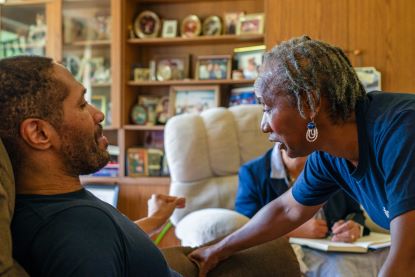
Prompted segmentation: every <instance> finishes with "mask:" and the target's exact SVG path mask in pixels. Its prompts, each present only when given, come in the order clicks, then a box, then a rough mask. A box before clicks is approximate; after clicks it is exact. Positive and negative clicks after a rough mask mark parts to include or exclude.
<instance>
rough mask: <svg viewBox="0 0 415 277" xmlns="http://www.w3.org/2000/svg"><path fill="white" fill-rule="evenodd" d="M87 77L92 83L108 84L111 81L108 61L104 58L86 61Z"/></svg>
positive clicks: (93, 58)
mask: <svg viewBox="0 0 415 277" xmlns="http://www.w3.org/2000/svg"><path fill="white" fill-rule="evenodd" d="M88 63H89V66H90V67H89V70H90V72H89V76H90V80H91V82H92V83H95V84H99V83H108V82H110V81H111V71H110V66H109V60H108V59H107V58H106V57H92V58H90V59H88Z"/></svg>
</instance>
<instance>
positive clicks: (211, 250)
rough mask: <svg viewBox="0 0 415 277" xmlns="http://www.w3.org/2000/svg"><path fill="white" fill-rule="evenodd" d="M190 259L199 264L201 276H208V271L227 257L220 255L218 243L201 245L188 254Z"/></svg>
mask: <svg viewBox="0 0 415 277" xmlns="http://www.w3.org/2000/svg"><path fill="white" fill-rule="evenodd" d="M188 257H189V259H190V260H191V261H193V262H194V263H196V264H197V266H198V268H199V277H205V276H207V274H208V272H209V271H210V270H212V269H213V268H214V267H216V265H217V264H218V263H219V262H220V261H222V260H224V259H226V258H227V257H219V255H218V254H217V252H216V244H214V245H211V246H206V247H201V248H198V249H196V250H195V251H193V252H192V253H190V254H189V255H188Z"/></svg>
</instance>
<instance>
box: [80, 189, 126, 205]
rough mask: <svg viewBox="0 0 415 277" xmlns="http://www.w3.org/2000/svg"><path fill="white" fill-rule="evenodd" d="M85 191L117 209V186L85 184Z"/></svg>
mask: <svg viewBox="0 0 415 277" xmlns="http://www.w3.org/2000/svg"><path fill="white" fill-rule="evenodd" d="M84 187H85V189H86V190H88V191H89V192H91V193H92V194H93V195H95V196H96V197H97V198H99V199H100V200H102V201H104V202H107V203H108V204H110V205H112V206H113V207H115V208H116V207H117V202H118V193H119V190H120V188H119V186H118V185H117V184H108V185H107V184H105V185H104V184H87V185H84Z"/></svg>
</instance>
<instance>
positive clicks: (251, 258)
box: [162, 238, 301, 277]
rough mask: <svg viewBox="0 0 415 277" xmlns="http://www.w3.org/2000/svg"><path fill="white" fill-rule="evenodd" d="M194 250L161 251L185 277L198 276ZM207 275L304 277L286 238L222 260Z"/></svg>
mask: <svg viewBox="0 0 415 277" xmlns="http://www.w3.org/2000/svg"><path fill="white" fill-rule="evenodd" d="M193 249H196V248H191V247H173V248H165V249H162V252H163V255H164V257H165V258H166V260H167V263H168V264H169V266H170V267H171V268H172V269H174V270H175V271H177V272H179V273H181V274H182V275H183V276H184V277H197V276H198V275H197V274H198V268H197V266H196V265H195V264H194V263H193V262H191V261H190V260H189V259H188V258H187V255H188V254H189V253H190V252H192V251H193ZM208 276H214V277H233V276H235V277H240V276H244V277H261V276H264V277H268V276H290V277H291V276H301V272H300V267H299V265H298V262H297V259H296V257H295V254H294V252H293V250H292V248H291V245H290V244H289V243H288V241H287V240H286V239H285V238H279V239H276V240H273V241H270V242H267V243H264V244H261V245H257V246H254V247H251V248H249V249H246V250H243V251H240V252H238V253H236V254H234V255H232V256H231V257H230V258H229V259H227V260H225V261H222V262H221V263H220V264H219V265H218V266H217V267H216V268H215V269H213V270H212V271H211V272H209V274H208Z"/></svg>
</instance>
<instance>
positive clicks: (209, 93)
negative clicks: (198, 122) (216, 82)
mask: <svg viewBox="0 0 415 277" xmlns="http://www.w3.org/2000/svg"><path fill="white" fill-rule="evenodd" d="M219 93H220V90H219V86H172V87H171V88H170V97H169V98H170V100H169V103H170V106H169V114H170V116H173V115H178V114H187V113H201V112H203V111H205V110H207V109H210V108H214V107H218V106H219V102H220V95H219Z"/></svg>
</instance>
